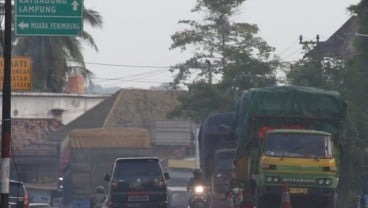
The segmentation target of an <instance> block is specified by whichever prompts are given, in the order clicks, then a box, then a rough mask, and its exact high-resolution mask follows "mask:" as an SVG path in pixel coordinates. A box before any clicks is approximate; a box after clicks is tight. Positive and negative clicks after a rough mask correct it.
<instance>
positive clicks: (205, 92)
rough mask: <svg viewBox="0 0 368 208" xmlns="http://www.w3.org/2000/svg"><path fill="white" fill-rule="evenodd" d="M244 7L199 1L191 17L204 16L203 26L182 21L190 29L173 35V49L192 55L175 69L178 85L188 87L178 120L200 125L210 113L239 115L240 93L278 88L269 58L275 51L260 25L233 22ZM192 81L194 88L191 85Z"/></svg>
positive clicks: (237, 0)
mask: <svg viewBox="0 0 368 208" xmlns="http://www.w3.org/2000/svg"><path fill="white" fill-rule="evenodd" d="M243 2H244V0H230V1H224V0H198V1H197V5H196V6H195V8H194V9H193V10H192V12H195V13H200V14H204V16H203V19H202V21H194V20H181V21H179V24H184V25H186V29H184V30H182V31H179V32H176V33H175V34H173V35H172V36H171V39H172V41H173V42H172V44H171V47H170V49H181V50H182V51H187V50H188V51H189V50H191V52H192V56H191V57H190V58H188V59H187V60H186V61H184V62H182V63H179V64H177V65H175V66H173V67H172V69H171V71H172V72H173V73H175V79H174V82H173V86H175V87H176V86H179V85H182V84H184V85H186V86H187V87H188V93H187V94H185V95H183V97H182V99H181V100H180V101H181V103H182V106H181V108H178V109H177V110H176V113H173V115H179V114H181V115H182V116H183V115H184V116H187V117H191V118H193V119H195V120H198V119H199V120H198V121H201V120H200V119H204V118H206V117H207V116H208V115H209V114H210V113H214V112H222V111H223V110H225V109H228V110H230V111H232V110H234V106H235V104H234V101H235V97H236V96H237V94H238V93H239V92H240V91H242V90H244V89H248V88H250V87H262V86H268V85H274V84H275V83H276V78H275V75H274V71H275V69H277V67H278V65H279V63H278V61H276V60H271V59H270V56H271V54H272V52H273V51H274V48H272V47H270V46H269V45H268V44H267V43H266V42H265V41H264V40H263V39H262V38H259V37H257V36H256V34H257V33H258V27H257V26H256V25H252V24H248V23H238V22H233V21H231V18H232V15H233V14H234V12H235V11H236V10H237V9H238V8H239V6H240V5H241V4H242V3H243ZM192 79H194V80H196V81H195V82H194V83H193V84H186V82H188V81H189V80H192ZM204 80H206V82H205V81H204ZM206 83H207V84H206ZM201 87H204V89H200V88H201ZM224 95H226V96H224ZM229 106H231V108H229ZM179 112H180V113H179Z"/></svg>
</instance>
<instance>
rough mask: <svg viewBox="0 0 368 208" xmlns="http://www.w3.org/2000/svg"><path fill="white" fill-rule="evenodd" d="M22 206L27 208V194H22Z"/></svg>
mask: <svg viewBox="0 0 368 208" xmlns="http://www.w3.org/2000/svg"><path fill="white" fill-rule="evenodd" d="M23 208H29V197H28V194H24V197H23Z"/></svg>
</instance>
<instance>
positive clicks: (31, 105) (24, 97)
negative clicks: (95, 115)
mask: <svg viewBox="0 0 368 208" xmlns="http://www.w3.org/2000/svg"><path fill="white" fill-rule="evenodd" d="M109 96H110V95H92V94H66V93H29V92H24V93H23V92H18V93H14V92H13V93H12V97H11V105H12V106H11V117H12V118H56V117H55V115H53V113H52V112H53V111H52V110H58V111H61V112H62V114H61V117H60V121H61V122H62V123H63V124H64V125H66V124H68V123H69V122H71V121H73V120H74V119H76V118H78V117H79V116H81V115H82V114H84V113H85V112H87V111H88V110H89V109H91V108H93V107H94V106H96V105H97V104H99V103H100V102H102V101H103V100H104V99H106V98H108V97H109ZM0 100H1V103H0V107H1V108H2V96H1V97H0ZM1 114H2V111H0V115H1Z"/></svg>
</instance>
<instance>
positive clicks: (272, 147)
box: [265, 133, 332, 158]
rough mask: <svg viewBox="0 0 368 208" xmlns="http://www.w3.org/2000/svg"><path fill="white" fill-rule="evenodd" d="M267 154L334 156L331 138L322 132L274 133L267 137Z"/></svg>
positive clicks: (314, 156)
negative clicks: (321, 133)
mask: <svg viewBox="0 0 368 208" xmlns="http://www.w3.org/2000/svg"><path fill="white" fill-rule="evenodd" d="M265 154H266V155H267V156H276V157H306V158H308V157H313V158H330V157H332V143H331V138H330V137H329V136H326V135H320V134H305V133H303V134H301V133H272V134H269V135H268V136H267V138H266V143H265Z"/></svg>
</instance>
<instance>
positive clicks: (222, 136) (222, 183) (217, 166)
mask: <svg viewBox="0 0 368 208" xmlns="http://www.w3.org/2000/svg"><path fill="white" fill-rule="evenodd" d="M234 121H235V113H234V112H225V113H217V114H213V115H210V116H209V117H208V118H207V119H206V120H205V121H204V122H203V124H202V125H201V126H200V129H199V133H198V146H199V160H200V163H199V164H200V169H201V170H202V173H203V177H204V178H205V179H207V180H208V181H209V184H210V186H211V191H212V192H214V193H218V194H225V193H226V192H228V191H229V189H230V187H229V186H230V185H231V184H230V183H231V180H232V179H233V178H234V167H233V165H232V164H233V162H232V161H233V160H234V157H235V146H236V145H235V143H236V137H235V135H234V134H232V133H231V132H230V131H226V129H229V128H230V129H231V126H232V125H233V123H234ZM224 128H225V129H224Z"/></svg>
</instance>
